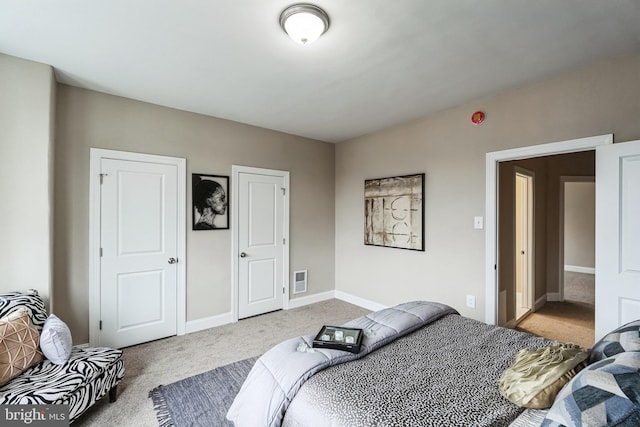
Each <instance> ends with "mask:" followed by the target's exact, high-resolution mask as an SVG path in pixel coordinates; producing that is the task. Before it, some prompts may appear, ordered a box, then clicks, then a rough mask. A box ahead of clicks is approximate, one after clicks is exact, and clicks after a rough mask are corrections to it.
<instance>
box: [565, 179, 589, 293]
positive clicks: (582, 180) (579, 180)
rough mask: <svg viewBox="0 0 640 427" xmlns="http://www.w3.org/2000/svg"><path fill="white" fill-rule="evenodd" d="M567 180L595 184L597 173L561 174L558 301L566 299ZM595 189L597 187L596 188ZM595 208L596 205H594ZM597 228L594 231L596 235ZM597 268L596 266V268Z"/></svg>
mask: <svg viewBox="0 0 640 427" xmlns="http://www.w3.org/2000/svg"><path fill="white" fill-rule="evenodd" d="M567 182H593V183H594V185H595V182H596V177H595V175H591V176H569V175H567V176H564V175H563V176H561V177H560V188H559V190H560V191H559V193H560V194H559V196H560V200H559V204H558V206H559V208H560V212H559V214H558V219H559V224H558V231H559V232H560V233H559V235H558V296H557V298H558V301H564V196H565V184H566V183H567ZM594 191H595V189H594ZM593 208H594V210H595V206H594V207H593ZM595 232H596V231H595V229H594V230H593V233H594V235H595ZM594 270H595V268H594Z"/></svg>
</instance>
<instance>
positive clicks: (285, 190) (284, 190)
mask: <svg viewBox="0 0 640 427" xmlns="http://www.w3.org/2000/svg"><path fill="white" fill-rule="evenodd" d="M280 189H281V190H282V195H283V196H284V195H285V194H287V189H286V188H284V187H280Z"/></svg>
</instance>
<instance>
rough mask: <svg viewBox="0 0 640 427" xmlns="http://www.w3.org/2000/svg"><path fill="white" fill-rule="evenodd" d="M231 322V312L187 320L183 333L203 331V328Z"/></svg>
mask: <svg viewBox="0 0 640 427" xmlns="http://www.w3.org/2000/svg"><path fill="white" fill-rule="evenodd" d="M228 323H233V316H232V314H231V313H224V314H219V315H217V316H211V317H203V318H202V319H197V320H189V321H188V322H187V324H186V325H185V333H187V334H190V333H192V332H199V331H204V330H205V329H209V328H215V327H216V326H222V325H226V324H228Z"/></svg>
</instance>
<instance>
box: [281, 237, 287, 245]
mask: <svg viewBox="0 0 640 427" xmlns="http://www.w3.org/2000/svg"><path fill="white" fill-rule="evenodd" d="M286 243H287V239H285V238H284V237H283V238H282V244H283V245H285V244H286Z"/></svg>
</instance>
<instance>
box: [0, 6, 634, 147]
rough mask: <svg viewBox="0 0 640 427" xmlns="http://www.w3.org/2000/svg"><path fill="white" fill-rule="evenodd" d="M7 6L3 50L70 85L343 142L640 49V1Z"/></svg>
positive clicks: (0, 11) (1, 17)
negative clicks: (319, 12)
mask: <svg viewBox="0 0 640 427" xmlns="http://www.w3.org/2000/svg"><path fill="white" fill-rule="evenodd" d="M292 3H293V2H292V1H291V0H208V1H205V0H48V1H47V0H39V1H38V0H0V53H5V54H9V55H13V56H17V57H21V58H26V59H30V60H34V61H38V62H43V63H46V64H51V65H52V66H53V67H54V68H55V71H56V77H57V79H58V81H59V82H62V83H65V84H69V85H73V86H78V87H83V88H88V89H92V90H96V91H100V92H106V93H109V94H114V95H119V96H124V97H127V98H133V99H138V100H141V101H146V102H151V103H154V104H159V105H165V106H168V107H173V108H178V109H181V110H187V111H193V112H197V113H202V114H206V115H210V116H215V117H220V118H225V119H230V120H234V121H238V122H242V123H248V124H252V125H256V126H261V127H265V128H269V129H275V130H278V131H282V132H287V133H291V134H295V135H301V136H306V137H309V138H314V139H318V140H322V141H329V142H339V141H344V140H347V139H350V138H353V137H356V136H359V135H363V134H367V133H370V132H374V131H376V130H379V129H382V128H385V127H388V126H391V125H394V124H398V123H403V122H406V121H409V120H412V119H415V118H418V117H422V116H425V115H427V114H430V113H433V112H436V111H439V110H443V109H446V108H449V107H452V106H455V105H459V104H461V103H464V102H467V101H470V100H473V99H477V98H479V97H482V96H486V95H491V94H494V93H497V92H500V91H504V90H508V89H511V88H514V87H518V86H522V85H524V84H527V83H531V82H534V81H539V80H542V79H544V78H548V77H552V76H554V75H557V74H560V73H563V72H566V71H568V70H572V69H576V68H579V67H581V66H584V65H587V64H589V63H592V62H595V61H600V60H605V59H608V58H613V57H618V56H622V55H626V54H630V53H632V52H638V51H640V0H482V1H480V0H396V1H391V0H341V1H338V0H318V1H316V2H315V4H316V5H318V6H321V7H322V8H324V9H325V10H326V12H327V13H328V14H329V17H330V19H331V28H330V29H329V31H328V32H327V33H326V34H325V35H324V36H322V37H321V38H320V40H318V41H317V42H316V43H314V44H312V45H309V46H301V45H298V44H295V43H294V42H293V41H291V40H290V39H289V38H288V37H287V36H286V35H285V34H284V33H283V32H282V30H281V29H280V27H279V24H278V17H279V14H280V12H281V11H282V10H283V9H284V8H285V7H286V6H288V5H290V4H292ZM639 79H640V76H639Z"/></svg>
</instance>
